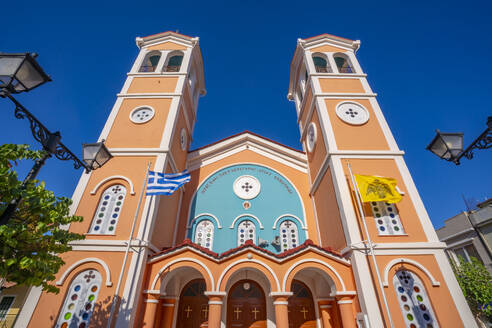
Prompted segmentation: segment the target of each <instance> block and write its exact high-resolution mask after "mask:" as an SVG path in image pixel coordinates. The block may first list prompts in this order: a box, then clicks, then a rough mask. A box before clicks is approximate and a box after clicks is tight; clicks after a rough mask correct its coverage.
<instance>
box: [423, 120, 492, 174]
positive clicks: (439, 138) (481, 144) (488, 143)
mask: <svg viewBox="0 0 492 328" xmlns="http://www.w3.org/2000/svg"><path fill="white" fill-rule="evenodd" d="M490 147H492V116H489V117H488V118H487V129H485V131H483V132H482V134H481V135H480V136H478V138H477V139H475V141H473V142H472V144H471V145H470V146H468V147H467V148H466V149H465V150H463V133H442V132H440V131H439V130H436V136H435V137H434V139H432V141H431V143H430V144H429V145H428V146H427V147H426V149H427V150H429V151H431V152H432V153H434V154H435V155H437V156H439V157H440V158H442V159H444V160H446V161H450V162H453V163H454V164H456V165H459V164H460V159H461V158H462V157H466V158H468V159H472V158H473V151H474V150H475V149H488V148H490Z"/></svg>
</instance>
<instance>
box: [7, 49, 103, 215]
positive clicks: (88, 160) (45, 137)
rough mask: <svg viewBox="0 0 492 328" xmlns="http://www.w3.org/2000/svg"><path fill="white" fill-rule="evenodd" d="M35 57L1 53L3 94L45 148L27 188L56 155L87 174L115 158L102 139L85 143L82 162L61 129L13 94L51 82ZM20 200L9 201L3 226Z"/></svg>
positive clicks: (26, 181)
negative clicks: (43, 120)
mask: <svg viewBox="0 0 492 328" xmlns="http://www.w3.org/2000/svg"><path fill="white" fill-rule="evenodd" d="M35 57H36V56H35V55H30V54H28V53H25V54H5V53H0V97H2V98H9V99H10V100H11V101H12V102H13V103H14V104H15V112H14V115H15V117H16V118H18V119H24V118H27V119H28V120H29V123H30V127H31V132H32V135H33V137H34V139H36V140H37V141H39V142H40V143H41V145H42V146H43V150H44V151H45V154H44V155H43V157H41V158H40V159H38V160H36V163H35V164H34V166H33V167H32V168H31V170H30V171H29V173H28V174H27V176H26V178H25V179H24V182H23V183H22V185H21V188H22V189H24V188H25V187H26V185H27V183H28V182H29V181H31V180H34V179H35V178H36V176H37V175H38V173H39V170H40V169H41V167H42V166H43V165H44V163H45V161H46V160H47V159H48V158H49V157H51V156H53V155H54V156H55V157H56V158H58V159H60V160H63V161H69V160H72V161H73V162H74V165H73V166H74V168H75V169H79V168H81V167H83V168H84V169H85V171H86V172H87V173H88V172H90V171H92V170H95V169H97V168H100V167H101V166H103V165H104V164H105V163H106V162H107V161H108V160H110V159H111V157H112V156H111V153H110V152H109V150H108V149H107V148H106V146H105V145H104V140H103V142H97V143H92V144H83V145H82V151H83V155H84V156H83V161H81V160H80V159H79V158H78V157H77V156H75V155H74V153H72V152H71V151H70V150H69V149H68V148H67V147H66V146H65V145H64V144H63V143H62V142H61V141H60V140H61V135H60V132H58V131H57V132H54V133H52V132H50V130H48V128H46V127H45V126H44V125H43V124H42V123H41V122H40V121H39V120H38V119H37V118H36V117H35V116H34V115H33V114H31V113H30V112H29V111H28V110H27V109H26V108H25V107H24V106H22V105H21V104H20V103H19V102H18V101H17V100H16V99H15V98H14V97H13V96H12V93H21V92H27V91H30V90H32V89H34V88H36V87H38V86H40V85H41V84H43V83H46V82H49V81H51V79H50V77H49V76H48V75H46V73H44V71H43V69H42V68H41V66H39V64H38V63H37V62H36V60H35ZM20 201H21V197H18V198H15V199H13V200H12V201H11V202H10V204H9V205H8V206H7V208H6V209H5V211H4V212H3V213H2V216H1V217H0V225H4V224H6V223H7V222H8V220H9V219H10V217H11V216H12V215H13V214H14V212H15V210H16V208H17V206H18V205H19V203H20Z"/></svg>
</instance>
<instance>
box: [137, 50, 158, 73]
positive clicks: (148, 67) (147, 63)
mask: <svg viewBox="0 0 492 328" xmlns="http://www.w3.org/2000/svg"><path fill="white" fill-rule="evenodd" d="M159 59H161V53H160V52H159V51H152V52H149V53H148V54H147V56H145V59H144V61H143V63H142V66H140V70H139V72H155V69H156V67H157V64H158V63H159Z"/></svg>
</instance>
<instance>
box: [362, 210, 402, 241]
mask: <svg viewBox="0 0 492 328" xmlns="http://www.w3.org/2000/svg"><path fill="white" fill-rule="evenodd" d="M374 203H376V204H377V205H375V204H374ZM370 206H371V211H372V216H373V217H374V223H375V224H376V229H377V230H378V235H379V236H404V235H406V233H405V228H404V227H403V224H402V223H401V218H400V215H399V214H398V209H397V208H396V206H395V205H394V204H388V203H386V202H370ZM388 207H391V208H392V211H391V212H390V211H388V210H387V208H388ZM375 208H377V209H378V210H377V211H376V210H375ZM391 213H393V214H394V217H391ZM377 214H380V215H381V216H380V217H377ZM379 221H382V222H383V223H382V224H381V223H379ZM392 221H396V223H392ZM381 226H383V227H385V230H384V231H381V229H380V227H381ZM395 226H397V227H398V228H399V229H400V230H398V231H396V230H394V229H393V227H395Z"/></svg>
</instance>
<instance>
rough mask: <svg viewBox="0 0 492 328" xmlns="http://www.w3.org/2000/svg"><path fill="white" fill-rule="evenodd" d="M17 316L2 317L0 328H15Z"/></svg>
mask: <svg viewBox="0 0 492 328" xmlns="http://www.w3.org/2000/svg"><path fill="white" fill-rule="evenodd" d="M15 318H17V314H7V315H3V316H1V317H0V328H11V327H13V326H14V322H15Z"/></svg>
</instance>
